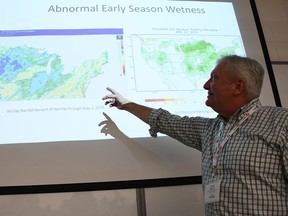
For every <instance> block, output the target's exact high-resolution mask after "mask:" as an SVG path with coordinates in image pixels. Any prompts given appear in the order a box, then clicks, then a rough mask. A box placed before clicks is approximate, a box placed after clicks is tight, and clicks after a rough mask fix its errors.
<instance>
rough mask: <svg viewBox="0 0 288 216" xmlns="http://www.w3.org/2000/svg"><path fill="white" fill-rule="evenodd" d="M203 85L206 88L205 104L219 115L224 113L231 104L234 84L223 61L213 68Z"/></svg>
mask: <svg viewBox="0 0 288 216" xmlns="http://www.w3.org/2000/svg"><path fill="white" fill-rule="evenodd" d="M203 87H204V89H206V90H208V96H207V100H206V105H207V106H210V107H211V108H212V109H213V110H214V111H216V112H217V113H219V114H220V115H221V114H225V112H226V111H228V110H229V107H230V106H231V99H232V98H233V91H234V89H235V84H234V83H232V82H231V81H230V80H229V79H228V76H227V70H226V65H225V63H220V64H218V65H217V66H216V67H215V68H214V69H213V71H212V72H211V76H210V79H209V80H208V81H207V82H206V83H205V84H204V86H203Z"/></svg>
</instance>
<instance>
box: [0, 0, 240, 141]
mask: <svg viewBox="0 0 288 216" xmlns="http://www.w3.org/2000/svg"><path fill="white" fill-rule="evenodd" d="M25 4H26V5H35V7H34V8H33V7H25V9H23V8H22V7H19V8H22V9H15V7H14V6H13V3H12V2H7V4H6V7H5V11H3V12H2V13H1V14H0V18H1V20H5V22H2V23H1V24H0V119H1V122H2V123H1V125H0V130H1V134H2V135H1V137H0V144H13V143H38V142H39V143H41V142H55V141H73V140H101V139H111V136H109V135H108V136H105V135H104V134H103V133H101V128H100V127H99V126H98V124H99V123H101V122H103V121H105V120H106V117H105V115H103V113H104V114H107V115H108V116H109V117H110V118H111V119H112V120H113V122H115V124H116V125H117V126H118V127H119V129H120V130H121V131H123V132H124V133H125V134H126V135H127V136H129V137H131V138H135V137H146V136H149V134H148V132H147V127H146V125H144V124H143V125H141V124H139V120H138V119H136V118H135V117H133V116H131V115H129V114H127V113H125V112H119V111H118V110H116V109H110V108H108V107H105V106H104V104H103V101H102V100H101V98H102V96H104V95H105V94H107V93H108V92H107V91H106V87H107V86H110V87H112V88H114V89H116V90H117V91H119V92H121V93H122V94H123V96H125V97H126V98H128V99H130V100H133V101H135V102H138V103H141V104H143V105H147V106H152V107H155V108H158V107H162V108H165V109H168V110H169V111H171V112H172V113H175V114H179V115H201V116H206V117H214V116H215V113H214V112H213V111H212V110H211V109H210V108H209V107H206V106H205V100H206V97H207V92H206V91H205V90H204V89H203V84H204V83H205V82H206V81H207V79H208V78H209V76H210V72H211V70H212V69H213V67H214V66H215V63H216V61H217V59H218V58H220V57H221V56H223V55H227V54H238V55H245V49H244V45H243V42H242V39H241V34H240V31H239V28H238V25H237V20H236V16H235V13H234V10H233V5H232V3H219V2H218V3H217V7H215V4H216V3H213V2H200V1H199V2H197V1H193V2H189V1H185V2H183V1H179V2H178V1H142V2H141V1H117V2H114V1H103V0H102V1H97V2H96V3H95V1H85V2H82V1H78V2H77V1H63V2H61V3H59V2H56V1H45V2H39V1H36V0H28V1H25ZM11 10H19V11H15V12H14V13H11V12H9V11H11ZM15 14H18V18H17V19H15ZM3 122H5V123H3ZM131 125H137V127H134V128H133V127H131Z"/></svg>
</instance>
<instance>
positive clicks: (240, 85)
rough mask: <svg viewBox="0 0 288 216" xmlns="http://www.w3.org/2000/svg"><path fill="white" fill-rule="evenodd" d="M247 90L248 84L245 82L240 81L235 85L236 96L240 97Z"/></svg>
mask: <svg viewBox="0 0 288 216" xmlns="http://www.w3.org/2000/svg"><path fill="white" fill-rule="evenodd" d="M245 90H246V82H245V81H244V80H241V79H239V80H238V81H237V82H236V83H235V89H234V94H236V95H240V94H242V93H243V92H245Z"/></svg>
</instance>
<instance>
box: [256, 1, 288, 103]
mask: <svg viewBox="0 0 288 216" xmlns="http://www.w3.org/2000/svg"><path fill="white" fill-rule="evenodd" d="M255 2H256V5H257V8H258V13H259V16H260V20H261V25H262V28H263V32H264V36H265V40H266V44H267V47H268V51H269V55H270V59H271V62H272V66H273V70H274V75H275V79H276V83H277V87H278V91H279V94H280V99H281V103H282V106H283V107H286V108H288V96H287V88H286V86H287V84H288V1H287V0H273V1H271V0H256V1H255Z"/></svg>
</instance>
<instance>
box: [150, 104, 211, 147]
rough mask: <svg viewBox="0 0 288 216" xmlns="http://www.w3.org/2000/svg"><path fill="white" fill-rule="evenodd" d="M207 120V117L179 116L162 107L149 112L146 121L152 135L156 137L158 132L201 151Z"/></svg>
mask: <svg viewBox="0 0 288 216" xmlns="http://www.w3.org/2000/svg"><path fill="white" fill-rule="evenodd" d="M208 121H209V119H208V118H203V117H188V116H184V117H180V116H178V115H173V114H171V113H169V112H168V111H166V110H164V109H155V110H153V111H152V112H151V114H150V116H149V122H148V123H149V125H150V129H149V132H150V135H151V136H152V137H155V138H156V137H157V133H158V132H160V133H163V134H166V135H168V136H170V137H172V138H174V139H176V140H178V141H179V142H181V143H183V144H185V145H187V146H190V147H193V148H196V149H198V150H200V151H201V149H202V143H203V140H204V137H205V131H207V130H206V129H207V126H208Z"/></svg>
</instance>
